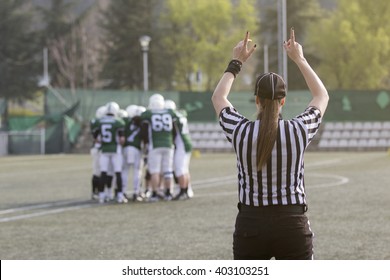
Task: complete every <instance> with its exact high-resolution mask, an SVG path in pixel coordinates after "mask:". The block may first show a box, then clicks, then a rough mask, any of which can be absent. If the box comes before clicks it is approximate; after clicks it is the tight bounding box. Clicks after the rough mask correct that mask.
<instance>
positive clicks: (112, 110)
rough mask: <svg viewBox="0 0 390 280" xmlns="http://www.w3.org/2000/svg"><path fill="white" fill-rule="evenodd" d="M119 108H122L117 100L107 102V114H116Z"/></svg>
mask: <svg viewBox="0 0 390 280" xmlns="http://www.w3.org/2000/svg"><path fill="white" fill-rule="evenodd" d="M119 110H120V108H119V105H118V103H116V102H108V103H107V104H106V115H113V116H116V115H117V114H118V112H119Z"/></svg>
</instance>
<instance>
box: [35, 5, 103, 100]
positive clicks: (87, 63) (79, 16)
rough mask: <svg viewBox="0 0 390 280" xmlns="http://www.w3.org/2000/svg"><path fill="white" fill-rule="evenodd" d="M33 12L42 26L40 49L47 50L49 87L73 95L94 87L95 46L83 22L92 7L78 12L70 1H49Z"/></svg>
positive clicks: (94, 36)
mask: <svg viewBox="0 0 390 280" xmlns="http://www.w3.org/2000/svg"><path fill="white" fill-rule="evenodd" d="M37 9H38V11H39V12H40V14H41V15H42V20H43V23H44V25H45V26H44V28H43V29H42V30H41V34H42V42H43V43H42V47H48V49H49V54H50V58H49V62H50V65H49V70H50V71H49V72H50V78H51V82H50V83H51V85H52V86H53V87H57V88H70V89H71V92H72V93H73V94H75V92H76V89H77V88H80V87H81V88H90V87H96V85H97V75H98V74H97V72H98V69H99V67H98V64H99V61H98V60H97V53H98V48H99V43H98V41H97V39H96V37H97V36H96V35H95V34H93V33H92V32H87V27H86V23H85V22H86V20H87V19H88V16H89V15H90V12H91V11H92V10H93V9H94V7H93V6H89V7H88V8H86V9H84V10H83V11H78V10H77V9H76V7H75V4H74V2H69V1H64V0H52V1H51V5H49V6H43V7H38V8H37ZM75 11H76V12H75Z"/></svg>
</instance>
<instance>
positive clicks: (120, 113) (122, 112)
mask: <svg viewBox="0 0 390 280" xmlns="http://www.w3.org/2000/svg"><path fill="white" fill-rule="evenodd" d="M128 116H129V114H128V113H127V112H126V110H123V109H120V110H119V111H118V117H119V118H121V119H123V118H127V117H128Z"/></svg>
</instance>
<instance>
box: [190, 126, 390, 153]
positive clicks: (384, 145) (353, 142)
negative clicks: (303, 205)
mask: <svg viewBox="0 0 390 280" xmlns="http://www.w3.org/2000/svg"><path fill="white" fill-rule="evenodd" d="M189 129H190V133H191V138H192V144H193V148H194V149H198V150H201V151H207V152H231V151H233V148H232V146H231V143H229V142H228V141H227V140H226V137H225V135H224V134H223V132H222V129H221V127H220V126H219V124H218V122H215V123H190V124H189ZM314 139H315V140H314V141H313V143H312V144H311V145H310V150H319V151H321V150H327V151H329V150H334V151H337V150H387V149H389V148H390V121H386V122H327V123H325V124H324V125H322V126H321V129H320V131H319V133H318V135H317V136H316V137H315V138H314Z"/></svg>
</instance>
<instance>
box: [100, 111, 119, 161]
mask: <svg viewBox="0 0 390 280" xmlns="http://www.w3.org/2000/svg"><path fill="white" fill-rule="evenodd" d="M98 125H99V134H100V137H101V139H100V140H101V144H102V148H101V150H102V153H117V152H119V148H120V144H119V135H120V134H121V133H123V130H124V127H125V123H124V121H123V120H121V119H117V118H115V117H113V116H105V117H103V118H101V119H100V120H99V121H98Z"/></svg>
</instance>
